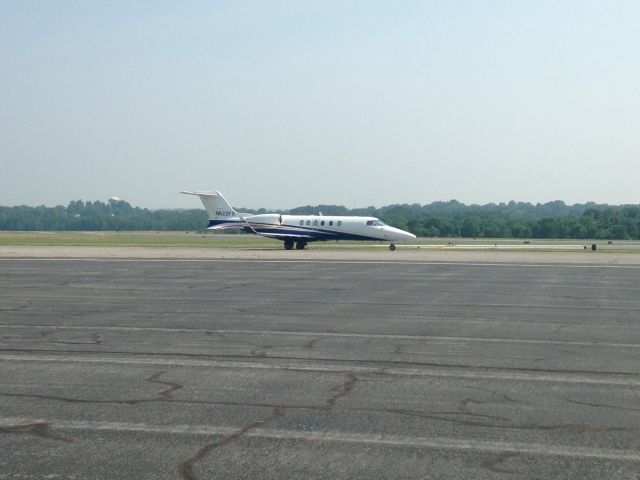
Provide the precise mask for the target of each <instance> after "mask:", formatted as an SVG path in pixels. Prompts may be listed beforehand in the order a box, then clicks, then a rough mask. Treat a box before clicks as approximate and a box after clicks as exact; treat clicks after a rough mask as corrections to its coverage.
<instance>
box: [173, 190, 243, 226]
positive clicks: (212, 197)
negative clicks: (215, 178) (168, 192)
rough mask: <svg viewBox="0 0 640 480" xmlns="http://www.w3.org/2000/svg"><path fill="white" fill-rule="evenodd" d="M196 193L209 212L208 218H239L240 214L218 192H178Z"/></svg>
mask: <svg viewBox="0 0 640 480" xmlns="http://www.w3.org/2000/svg"><path fill="white" fill-rule="evenodd" d="M180 193H185V194H187V195H197V196H198V197H200V201H202V204H203V205H204V208H205V209H206V210H207V213H208V214H209V220H230V219H237V218H239V216H240V214H239V213H238V212H236V211H235V210H234V209H233V207H232V206H231V205H230V204H229V202H227V201H226V200H225V198H224V197H223V196H222V194H221V193H220V192H217V191H213V192H187V191H184V192H180Z"/></svg>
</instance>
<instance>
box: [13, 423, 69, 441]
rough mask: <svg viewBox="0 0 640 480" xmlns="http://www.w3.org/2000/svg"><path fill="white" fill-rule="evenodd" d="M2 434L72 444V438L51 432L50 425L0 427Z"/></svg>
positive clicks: (35, 424) (34, 424)
mask: <svg viewBox="0 0 640 480" xmlns="http://www.w3.org/2000/svg"><path fill="white" fill-rule="evenodd" d="M0 434H16V435H34V436H36V437H40V438H44V439H47V440H56V441H59V442H66V443H72V442H73V440H72V439H71V438H66V437H63V436H62V435H60V434H58V433H55V432H52V431H51V424H50V423H44V422H40V423H29V424H26V425H14V426H11V427H0Z"/></svg>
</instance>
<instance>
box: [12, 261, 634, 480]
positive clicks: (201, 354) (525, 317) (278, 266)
mask: <svg viewBox="0 0 640 480" xmlns="http://www.w3.org/2000/svg"><path fill="white" fill-rule="evenodd" d="M282 255H283V257H282V258H283V259H286V258H288V257H286V256H285V255H286V253H285V252H282ZM390 255H393V254H390ZM388 258H393V257H392V256H389V257H388ZM5 478H7V479H14V478H19V479H22V478H47V479H55V478H64V479H103V478H136V479H152V478H153V479H196V478H197V479H205V478H206V479H305V480H307V479H362V478H371V479H429V478H433V479H454V478H455V479H460V478H464V479H484V478H540V479H543V478H544V479H547V478H556V479H558V478H576V479H577V478H579V479H589V478H593V479H603V478H607V479H625V480H626V479H640V267H639V266H637V265H635V266H634V265H620V264H618V265H605V264H600V265H593V264H592V265H586V264H585V265H583V264H579V263H575V262H574V263H572V264H561V263H557V264H535V263H532V264H527V263H526V262H525V263H491V264H482V263H465V262H457V263H447V262H443V263H437V262H432V263H421V262H411V261H404V262H393V261H391V262H367V261H359V262H348V261H342V260H340V261H324V260H310V261H303V262H298V261H293V262H291V261H278V260H260V259H247V260H239V261H234V260H185V259H182V260H170V259H146V260H143V259H55V258H52V259H37V258H32V259H19V258H3V259H0V479H5Z"/></svg>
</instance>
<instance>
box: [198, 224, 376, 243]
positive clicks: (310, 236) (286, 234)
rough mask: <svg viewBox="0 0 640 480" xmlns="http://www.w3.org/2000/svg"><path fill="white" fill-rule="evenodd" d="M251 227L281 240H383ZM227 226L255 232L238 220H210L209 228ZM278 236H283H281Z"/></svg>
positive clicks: (286, 227)
mask: <svg viewBox="0 0 640 480" xmlns="http://www.w3.org/2000/svg"><path fill="white" fill-rule="evenodd" d="M249 223H250V225H251V227H253V229H254V230H255V231H256V232H257V233H262V234H264V235H268V236H269V237H271V238H277V239H279V240H287V239H292V238H293V237H292V236H293V235H299V236H300V239H301V240H306V241H307V242H313V241H317V240H376V241H378V240H382V239H380V238H375V237H369V236H366V235H358V234H356V233H348V232H343V231H336V230H326V229H321V228H309V227H304V226H303V227H297V226H296V227H294V226H291V225H278V224H275V225H274V224H265V223H253V222H249ZM220 225H225V228H229V229H241V230H244V231H246V232H248V233H253V231H252V230H251V229H250V228H249V227H248V225H247V223H245V222H241V221H238V220H209V224H208V225H207V228H210V227H217V226H220ZM278 234H282V236H279V235H278Z"/></svg>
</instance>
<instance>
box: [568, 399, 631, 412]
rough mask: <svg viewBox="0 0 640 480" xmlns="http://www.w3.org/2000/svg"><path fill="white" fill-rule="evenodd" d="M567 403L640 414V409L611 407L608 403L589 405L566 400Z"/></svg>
mask: <svg viewBox="0 0 640 480" xmlns="http://www.w3.org/2000/svg"><path fill="white" fill-rule="evenodd" d="M565 400H566V401H567V402H569V403H574V404H576V405H584V406H587V407H598V408H613V409H616V410H624V411H627V412H640V408H633V407H621V406H618V405H609V404H607V403H588V402H581V401H579V400H572V399H571V398H566V399H565Z"/></svg>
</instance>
